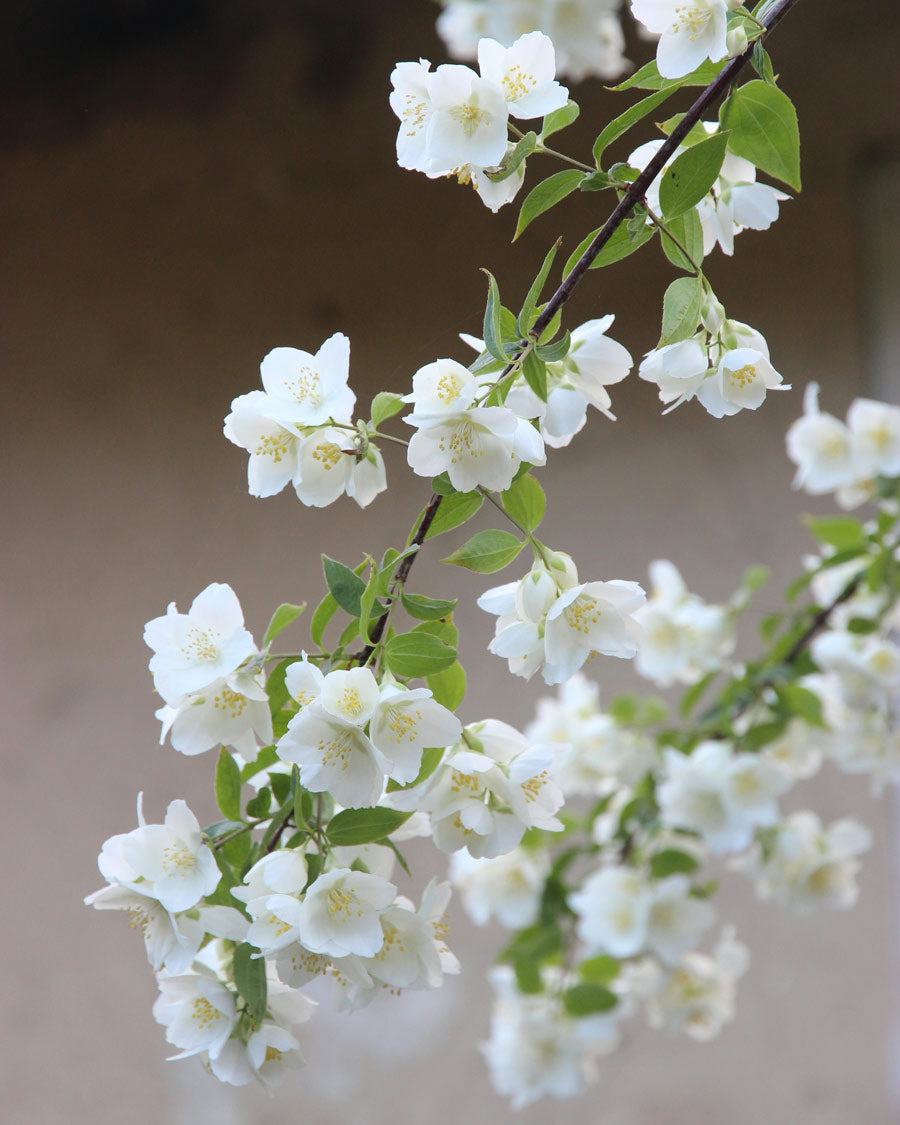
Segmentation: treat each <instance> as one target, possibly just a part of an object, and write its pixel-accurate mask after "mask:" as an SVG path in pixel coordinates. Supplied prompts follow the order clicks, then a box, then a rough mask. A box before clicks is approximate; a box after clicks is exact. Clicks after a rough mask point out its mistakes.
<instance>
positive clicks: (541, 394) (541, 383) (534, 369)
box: [522, 350, 547, 402]
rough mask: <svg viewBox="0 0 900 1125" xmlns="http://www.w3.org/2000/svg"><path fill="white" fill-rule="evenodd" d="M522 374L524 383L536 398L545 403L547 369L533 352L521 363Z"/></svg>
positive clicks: (528, 353) (527, 354)
mask: <svg viewBox="0 0 900 1125" xmlns="http://www.w3.org/2000/svg"><path fill="white" fill-rule="evenodd" d="M522 374H523V375H524V376H525V382H526V383H527V384H528V386H529V387H531V389H532V390H533V391H534V393H535V394H536V395H537V396H538V398H539V399H540V400H541V402H546V401H547V367H546V365H545V364H544V362H543V360H540V359H538V357H537V356H536V355H535V354H534V351H533V350H532V351H529V352H527V353H526V355H525V359H524V360H523V361H522Z"/></svg>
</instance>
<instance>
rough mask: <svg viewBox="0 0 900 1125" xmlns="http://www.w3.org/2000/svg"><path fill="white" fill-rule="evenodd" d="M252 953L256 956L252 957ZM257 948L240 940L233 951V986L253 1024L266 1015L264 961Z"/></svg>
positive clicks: (266, 997)
mask: <svg viewBox="0 0 900 1125" xmlns="http://www.w3.org/2000/svg"><path fill="white" fill-rule="evenodd" d="M254 954H256V955H257V956H255V957H254ZM258 954H259V950H258V949H257V948H256V947H255V946H253V945H250V944H248V943H247V942H246V941H242V942H241V943H240V945H238V946H236V948H235V951H234V987H235V988H236V989H237V990H238V993H239V994H240V996H241V997H242V998H243V1000H244V1003H245V1004H246V1005H247V1011H248V1012H249V1014H250V1018H251V1019H252V1020H253V1022H254V1024H257V1025H258V1024H260V1023H262V1021H263V1019H264V1018H265V1015H266V1003H267V999H268V996H267V987H266V962H265V958H264V957H260V956H259V955H258Z"/></svg>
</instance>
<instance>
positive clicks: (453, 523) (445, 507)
mask: <svg viewBox="0 0 900 1125" xmlns="http://www.w3.org/2000/svg"><path fill="white" fill-rule="evenodd" d="M483 503H484V497H483V496H482V495H481V493H480V492H475V491H474V490H473V491H472V492H454V493H453V495H452V496H445V497H444V498H443V500H442V501H441V505H440V507H439V508H438V510H437V512H435V515H434V519H433V520H432V521H431V526H430V527H429V528H428V531H426V533H425V539H426V541H427V540H428V539H433V538H434V537H435V535H443V533H444V532H445V531H452V530H453V528H454V527H459V526H460V524H464V523H465V522H466V521H467V520H470V519H471V518H472V516H474V515H475V513H476V512H477V511H478V509H479V508H480V507H481V505H482V504H483Z"/></svg>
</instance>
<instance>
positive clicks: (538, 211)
mask: <svg viewBox="0 0 900 1125" xmlns="http://www.w3.org/2000/svg"><path fill="white" fill-rule="evenodd" d="M583 179H584V172H579V171H578V169H577V168H567V169H566V170H565V171H564V172H556V173H555V174H554V175H552V176H548V177H547V179H546V180H542V181H541V183H539V184H538V185H537V186H536V187H533V188H532V189H531V191H530V192H529V193H528V195H526V196H525V201H524V202H523V204H522V208H521V210H520V211H519V222H518V225H517V226H516V233H515V234H514V235H513V241H515V240H516V239H517V238H518V237H519V235H520V234H521V233H522V231H524V230H525V228H526V227H527V226H528V224H529V223H531V222H532V221H533V220H534V219H536V218H537V217H538V215H543V213H544V212H545V211H549V210H550V208H551V207H555V206H556V204H557V203H559V202H560V200H563V199H565V198H566V196H567V195H570V194H571V193H572V192H573V191H574V190H575V189H576V188H577V187H578V185H579V184H580V183H581V181H582V180H583ZM486 342H487V341H485V343H486Z"/></svg>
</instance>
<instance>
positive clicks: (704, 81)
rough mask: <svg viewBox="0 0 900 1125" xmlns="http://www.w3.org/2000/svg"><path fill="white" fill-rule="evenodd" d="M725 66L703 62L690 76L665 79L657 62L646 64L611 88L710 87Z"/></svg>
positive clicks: (723, 64)
mask: <svg viewBox="0 0 900 1125" xmlns="http://www.w3.org/2000/svg"><path fill="white" fill-rule="evenodd" d="M724 66H725V62H724V61H723V62H718V63H714V62H703V63H701V64H700V65H699V66H698V67H697V69H696V70H692V71H691V73H690V74H685V75H684V77H683V78H663V77H662V75H661V74H660V73H659V69H658V68H657V65H656V60H655V59H653V60H652V61H650V62H648V63H645V64H644V66H642V67H641V68H640V69H639V70H636V71H635V72H634V74H631V75H629V76H628V78H626V79H625V81H624V82H620V83H619V85H618V86H612V87H610V88H611V89H613V90H630V89H631V88H632V87H633V86H636V87H637V88H638V89H639V90H661V89H664V88H665V89H669V90H677V89H678V87H679V86H708V85H709V84H710V82H712V81H713V79H714V78H716V77H717V76H718V74H719V71H720V70H721V69H722V68H723V67H724Z"/></svg>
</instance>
